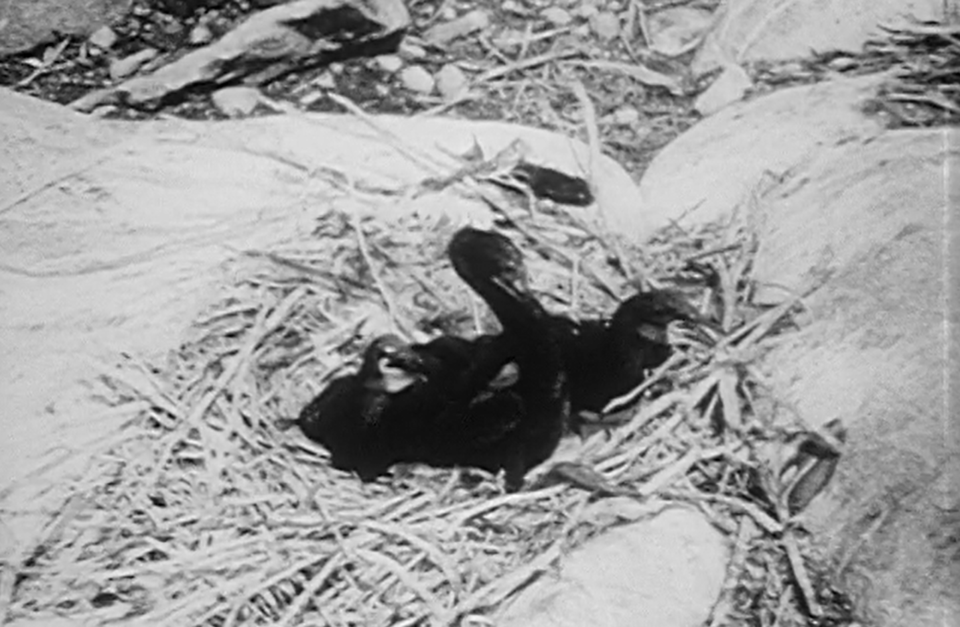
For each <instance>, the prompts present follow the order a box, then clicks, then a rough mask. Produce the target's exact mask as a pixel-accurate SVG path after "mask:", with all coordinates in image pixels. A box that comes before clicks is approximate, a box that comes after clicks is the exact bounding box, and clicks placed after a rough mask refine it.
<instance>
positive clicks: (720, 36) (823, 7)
mask: <svg viewBox="0 0 960 627" xmlns="http://www.w3.org/2000/svg"><path fill="white" fill-rule="evenodd" d="M951 1H952V0H951ZM949 4H950V2H943V1H942V0H849V1H847V2H834V1H833V0H809V1H808V2H789V3H784V2H782V1H781V0H730V1H728V2H724V3H722V4H721V8H720V9H719V10H718V12H717V16H716V18H717V19H716V22H715V23H714V25H713V28H712V29H711V31H710V34H709V35H708V36H707V39H706V43H708V44H710V45H706V46H705V47H704V49H703V50H701V51H700V52H699V53H698V54H697V57H696V59H695V60H694V63H693V70H694V72H695V73H696V74H703V73H705V72H708V71H710V70H712V69H715V68H717V67H719V66H720V65H722V64H723V63H724V62H725V61H726V60H734V61H735V62H737V63H743V62H747V61H759V60H786V59H799V58H807V57H809V56H810V54H811V53H826V52H834V51H844V52H851V53H856V54H859V53H861V51H862V50H863V45H864V44H865V43H866V42H867V40H868V39H869V38H870V37H872V36H883V31H882V30H881V28H880V27H881V25H887V26H895V25H897V24H899V23H903V21H904V20H907V21H909V20H919V21H926V20H941V19H943V18H944V13H945V7H947V6H948V5H949ZM954 4H956V3H955V2H954Z"/></svg>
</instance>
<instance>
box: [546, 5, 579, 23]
mask: <svg viewBox="0 0 960 627" xmlns="http://www.w3.org/2000/svg"><path fill="white" fill-rule="evenodd" d="M541 15H543V19H545V20H547V21H548V22H550V23H551V24H553V25H554V26H566V25H567V24H569V23H570V22H572V21H573V16H572V15H570V13H568V12H567V11H566V10H565V9H561V8H560V7H550V8H548V9H544V11H543V13H541Z"/></svg>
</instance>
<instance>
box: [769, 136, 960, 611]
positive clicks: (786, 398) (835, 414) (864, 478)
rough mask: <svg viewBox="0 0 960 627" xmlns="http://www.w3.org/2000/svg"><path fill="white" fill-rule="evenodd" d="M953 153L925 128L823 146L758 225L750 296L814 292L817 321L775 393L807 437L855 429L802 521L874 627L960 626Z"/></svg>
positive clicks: (786, 344) (778, 366)
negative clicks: (950, 212) (950, 236)
mask: <svg viewBox="0 0 960 627" xmlns="http://www.w3.org/2000/svg"><path fill="white" fill-rule="evenodd" d="M773 128H775V126H773V125H772V124H771V130H772V129H773ZM958 142H960V133H958V132H957V131H956V130H955V129H954V130H950V131H947V130H944V129H930V130H904V131H886V132H883V133H882V134H880V135H879V136H877V137H871V138H865V139H864V138H851V140H849V141H848V142H846V143H844V144H842V145H838V146H826V147H824V148H823V149H822V150H820V151H818V152H817V154H815V155H814V156H813V158H812V159H810V160H809V161H808V162H805V163H798V164H797V165H796V168H795V171H794V172H792V173H791V175H790V176H788V177H787V179H786V180H784V181H783V183H782V186H781V187H780V189H777V190H774V192H775V193H771V194H769V195H767V197H766V198H764V200H763V202H761V203H760V204H759V206H760V207H761V209H760V210H759V211H758V212H757V213H758V214H759V215H757V216H756V218H757V222H756V223H757V224H761V225H763V226H762V227H761V229H760V231H759V232H758V241H759V242H760V246H759V248H758V250H757V255H756V258H755V261H754V263H755V268H756V275H755V277H756V279H757V281H758V285H764V286H766V287H764V288H763V289H762V290H761V291H760V292H758V294H757V298H758V299H759V300H760V302H767V303H769V302H778V301H782V300H783V299H784V298H785V297H787V294H788V293H789V294H793V293H806V294H807V296H806V297H805V298H804V301H803V303H804V307H805V309H806V311H807V312H808V318H809V320H810V322H809V323H808V324H806V325H804V326H803V327H802V328H801V329H800V330H799V331H798V332H797V333H794V334H789V335H787V336H784V337H783V338H782V340H783V341H782V342H778V344H777V347H776V348H775V349H774V350H773V351H772V352H771V353H770V354H768V355H767V357H766V359H765V360H764V364H763V368H764V370H765V371H766V372H767V373H769V375H770V379H769V381H770V382H771V384H772V385H773V392H774V394H775V395H776V398H778V399H782V400H783V402H784V404H785V406H786V405H789V406H790V407H791V410H790V411H791V412H796V413H797V414H798V415H799V417H800V418H801V419H802V420H804V421H805V422H806V423H807V424H809V425H812V426H814V427H819V426H822V425H823V424H824V423H825V422H827V421H828V420H830V419H832V418H840V419H841V420H842V421H843V423H844V425H845V426H846V427H847V443H846V446H845V450H844V452H843V455H842V457H841V458H840V463H839V465H838V466H837V469H836V474H835V476H834V479H833V482H832V484H831V485H830V487H829V489H828V490H827V491H826V492H825V493H824V494H823V495H821V496H820V497H819V498H818V499H817V500H815V501H814V502H813V503H812V504H811V506H810V507H809V508H808V510H807V512H805V514H804V524H805V525H806V526H807V527H808V528H810V529H811V531H812V532H813V533H812V536H811V538H812V539H813V540H814V541H815V542H816V544H817V548H818V549H819V552H820V553H821V554H822V555H825V556H830V559H829V561H828V564H829V565H830V567H831V568H832V571H831V572H830V573H829V574H830V575H831V576H833V577H836V578H838V580H837V583H838V584H839V586H840V587H841V589H844V590H845V591H846V592H847V593H848V594H850V595H851V597H852V599H853V603H854V607H855V608H856V609H857V614H858V615H860V616H863V617H864V618H865V619H867V623H868V624H872V625H877V626H878V627H894V626H900V625H911V626H913V625H916V626H917V627H942V626H943V625H954V624H957V618H960V597H958V596H957V594H956V591H957V583H958V579H957V570H956V567H957V563H958V562H957V545H956V533H957V514H956V513H957V512H958V511H960V491H958V490H957V478H958V477H960V460H958V457H957V451H958V450H960V418H958V416H960V414H958V413H957V411H956V408H955V406H951V402H952V401H951V400H949V399H950V395H949V390H948V385H949V386H951V388H952V389H953V390H956V389H958V388H957V387H954V386H956V385H957V383H958V381H960V377H958V374H957V373H958V369H957V368H956V367H955V360H956V359H957V356H958V355H960V334H958V332H957V330H956V329H957V328H958V326H957V324H958V322H960V310H958V309H957V305H958V304H960V303H958V301H957V300H956V299H954V300H953V302H952V303H950V304H946V305H945V303H944V297H946V296H947V294H946V293H945V292H946V291H947V290H946V284H945V283H944V275H945V273H947V272H948V270H947V268H948V267H949V265H950V263H951V260H949V259H948V258H947V257H946V250H945V248H944V242H945V241H946V239H947V231H946V225H945V224H944V220H943V217H944V210H945V208H946V207H950V206H953V207H955V206H957V205H956V204H955V203H956V202H957V200H960V185H957V184H956V183H951V182H949V177H948V176H947V175H946V173H949V172H956V171H957V168H958V167H960V157H958V155H957V153H956V152H951V148H950V147H951V146H956V145H958ZM781 190H783V191H781ZM954 241H956V239H955V240H954ZM954 250H956V249H954ZM955 260H956V257H954V259H953V261H954V262H955ZM775 286H776V287H775ZM948 320H949V322H950V324H952V325H954V326H953V335H952V337H951V336H950V335H949V334H948V331H947V330H946V329H945V328H944V325H945V323H947V321H948ZM948 350H949V353H948V352H947V351H948ZM951 355H952V357H951ZM948 378H949V382H948ZM791 419H795V417H793V416H791ZM950 538H953V540H950ZM865 539H868V541H866V542H865V541H864V540H865ZM841 566H842V570H841Z"/></svg>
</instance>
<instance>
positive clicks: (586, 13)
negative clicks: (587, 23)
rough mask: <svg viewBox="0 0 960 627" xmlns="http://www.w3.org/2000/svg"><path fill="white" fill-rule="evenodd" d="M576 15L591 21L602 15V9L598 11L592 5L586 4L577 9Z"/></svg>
mask: <svg viewBox="0 0 960 627" xmlns="http://www.w3.org/2000/svg"><path fill="white" fill-rule="evenodd" d="M574 13H575V14H576V15H579V16H580V17H582V18H583V19H585V20H589V19H592V18H593V17H594V16H596V15H597V14H598V13H600V9H598V8H597V7H595V6H594V5H592V4H585V5H583V6H581V7H578V8H577V9H575V10H574Z"/></svg>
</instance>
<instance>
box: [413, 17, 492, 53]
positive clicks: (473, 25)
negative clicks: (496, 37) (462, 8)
mask: <svg viewBox="0 0 960 627" xmlns="http://www.w3.org/2000/svg"><path fill="white" fill-rule="evenodd" d="M489 25H490V16H489V15H488V14H487V12H486V11H482V10H480V9H476V10H474V11H470V12H469V13H467V14H466V15H464V16H462V17H458V18H457V19H455V20H450V21H449V22H443V23H441V24H437V25H435V26H431V27H430V28H429V29H428V30H427V32H425V33H424V34H423V38H424V39H425V40H427V41H429V42H430V43H432V44H434V45H437V46H440V45H443V44H446V43H448V42H450V41H453V40H454V39H458V38H460V37H463V36H465V35H469V34H470V33H473V32H476V31H478V30H483V29H485V28H487V27H488V26H489Z"/></svg>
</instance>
